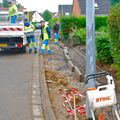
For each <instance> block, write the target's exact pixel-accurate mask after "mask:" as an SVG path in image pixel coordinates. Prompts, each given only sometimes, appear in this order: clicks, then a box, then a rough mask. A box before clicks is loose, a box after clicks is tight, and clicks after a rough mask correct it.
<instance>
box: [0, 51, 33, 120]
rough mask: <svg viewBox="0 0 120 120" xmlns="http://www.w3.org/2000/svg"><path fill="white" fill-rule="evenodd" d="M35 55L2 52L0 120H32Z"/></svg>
mask: <svg viewBox="0 0 120 120" xmlns="http://www.w3.org/2000/svg"><path fill="white" fill-rule="evenodd" d="M32 63H33V55H29V54H27V53H26V54H16V53H13V52H12V53H11V52H10V53H4V52H2V53H1V52H0V120H32V102H31V99H32V98H31V96H32V95H31V94H32V89H31V88H32Z"/></svg>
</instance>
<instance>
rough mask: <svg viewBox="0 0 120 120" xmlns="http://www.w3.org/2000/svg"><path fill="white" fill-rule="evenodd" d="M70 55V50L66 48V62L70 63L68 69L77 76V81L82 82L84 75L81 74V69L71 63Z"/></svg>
mask: <svg viewBox="0 0 120 120" xmlns="http://www.w3.org/2000/svg"><path fill="white" fill-rule="evenodd" d="M68 54H69V52H68V48H67V47H64V57H65V60H66V61H67V63H68V67H69V69H70V70H71V71H72V72H74V75H75V77H76V79H77V80H79V81H80V82H81V80H82V73H81V72H80V70H79V68H78V67H77V66H75V65H74V64H73V62H72V61H71V58H70V57H69V55H68Z"/></svg>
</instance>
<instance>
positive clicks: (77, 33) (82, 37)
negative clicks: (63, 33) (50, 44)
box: [70, 28, 86, 45]
mask: <svg viewBox="0 0 120 120" xmlns="http://www.w3.org/2000/svg"><path fill="white" fill-rule="evenodd" d="M70 38H71V39H70V40H72V42H73V44H74V45H80V44H83V45H85V41H86V30H85V29H84V28H81V29H78V30H73V32H72V33H71V34H70Z"/></svg>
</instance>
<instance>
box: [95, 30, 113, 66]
mask: <svg viewBox="0 0 120 120" xmlns="http://www.w3.org/2000/svg"><path fill="white" fill-rule="evenodd" d="M96 43H97V44H96V47H97V60H98V61H100V62H101V63H105V64H111V63H113V58H112V54H111V44H110V41H109V35H108V34H107V33H104V32H103V33H102V34H98V35H96Z"/></svg>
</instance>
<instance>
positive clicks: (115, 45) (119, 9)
mask: <svg viewBox="0 0 120 120" xmlns="http://www.w3.org/2000/svg"><path fill="white" fill-rule="evenodd" d="M108 32H109V36H110V42H111V45H112V56H113V59H114V64H115V66H117V67H116V68H117V71H118V73H117V74H118V75H119V76H120V3H119V4H116V5H115V6H114V7H112V8H111V10H110V14H109V16H108Z"/></svg>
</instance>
